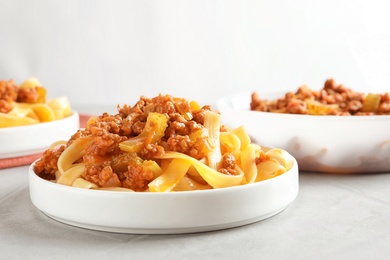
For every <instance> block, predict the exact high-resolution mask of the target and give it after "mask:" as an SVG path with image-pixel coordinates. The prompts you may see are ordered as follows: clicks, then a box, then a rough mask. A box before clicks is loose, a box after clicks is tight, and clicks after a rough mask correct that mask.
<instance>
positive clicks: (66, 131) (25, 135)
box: [0, 111, 79, 159]
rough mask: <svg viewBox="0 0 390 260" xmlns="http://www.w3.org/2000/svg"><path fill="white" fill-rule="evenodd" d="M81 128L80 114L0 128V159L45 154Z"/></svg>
mask: <svg viewBox="0 0 390 260" xmlns="http://www.w3.org/2000/svg"><path fill="white" fill-rule="evenodd" d="M78 128H79V114H78V113H77V112H76V111H73V114H72V115H70V116H68V117H66V118H64V119H60V120H56V121H52V122H47V123H39V124H34V125H27V126H15V127H6V128H0V144H1V145H0V159H5V158H14V157H20V156H25V155H31V154H36V153H40V152H43V151H44V150H45V149H47V147H49V146H50V145H51V144H52V143H54V142H55V141H58V140H69V138H70V137H71V136H72V135H73V134H74V133H75V132H76V131H77V129H78Z"/></svg>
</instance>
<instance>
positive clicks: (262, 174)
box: [256, 158, 287, 181]
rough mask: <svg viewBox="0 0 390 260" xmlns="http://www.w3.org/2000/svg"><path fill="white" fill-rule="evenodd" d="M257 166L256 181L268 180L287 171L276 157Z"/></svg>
mask: <svg viewBox="0 0 390 260" xmlns="http://www.w3.org/2000/svg"><path fill="white" fill-rule="evenodd" d="M256 168H257V178H256V181H263V180H267V179H270V178H273V177H276V176H278V175H280V174H282V173H285V172H286V171H287V169H286V168H285V167H284V166H282V165H280V163H279V161H278V160H276V159H274V158H271V159H269V160H267V161H264V162H261V163H259V164H257V166H256Z"/></svg>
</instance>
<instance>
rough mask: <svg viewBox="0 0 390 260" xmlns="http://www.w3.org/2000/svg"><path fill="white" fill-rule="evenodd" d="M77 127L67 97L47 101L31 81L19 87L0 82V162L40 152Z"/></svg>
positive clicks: (10, 83)
mask: <svg viewBox="0 0 390 260" xmlns="http://www.w3.org/2000/svg"><path fill="white" fill-rule="evenodd" d="M78 128H79V115H78V113H77V112H76V111H72V108H71V105H70V102H69V100H68V98H67V97H66V96H63V97H59V98H53V99H49V100H47V99H46V89H45V88H44V87H42V86H41V84H40V83H39V82H38V80H36V79H34V78H31V79H28V80H26V81H25V82H23V83H22V84H21V85H16V84H15V83H14V82H13V81H12V80H10V81H0V144H1V145H0V159H7V158H14V157H20V156H25V155H32V154H37V153H41V152H43V151H44V150H45V149H46V148H47V147H48V146H49V145H50V144H51V143H53V142H54V141H56V140H58V139H64V138H70V136H71V135H72V134H73V133H74V132H75V131H76V130H77V129H78Z"/></svg>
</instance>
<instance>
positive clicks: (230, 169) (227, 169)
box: [218, 153, 237, 175]
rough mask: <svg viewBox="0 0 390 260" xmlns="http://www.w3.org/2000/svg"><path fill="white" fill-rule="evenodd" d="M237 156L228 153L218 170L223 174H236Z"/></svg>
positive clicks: (223, 157)
mask: <svg viewBox="0 0 390 260" xmlns="http://www.w3.org/2000/svg"><path fill="white" fill-rule="evenodd" d="M235 168H236V158H235V157H234V155H232V154H230V153H226V154H224V155H223V156H222V159H221V162H220V166H219V169H218V171H219V172H221V173H223V174H228V175H236V174H237V171H236V170H235Z"/></svg>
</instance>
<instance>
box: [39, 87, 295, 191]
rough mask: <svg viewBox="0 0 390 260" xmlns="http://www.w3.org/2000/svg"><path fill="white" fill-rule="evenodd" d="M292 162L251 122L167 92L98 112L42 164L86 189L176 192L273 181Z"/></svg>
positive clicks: (44, 171) (48, 173) (55, 177)
mask: <svg viewBox="0 0 390 260" xmlns="http://www.w3.org/2000/svg"><path fill="white" fill-rule="evenodd" d="M292 162H293V159H292V157H291V155H290V154H288V153H287V152H285V151H283V150H280V149H276V148H275V149H268V150H267V149H264V148H262V147H261V146H260V145H258V144H254V143H251V140H250V138H249V136H248V134H247V132H246V130H245V128H244V127H243V126H241V127H238V128H236V129H229V128H227V127H226V126H223V125H221V122H220V114H219V112H218V111H215V110H213V109H212V108H211V107H210V106H203V107H201V106H200V105H199V104H198V103H196V102H194V101H191V102H189V101H187V100H185V99H182V98H175V97H172V96H170V95H161V94H160V95H159V96H157V97H154V98H146V97H141V98H140V100H139V101H138V102H137V103H136V104H135V105H134V106H133V107H130V106H128V105H124V106H123V107H120V106H118V114H116V115H109V114H107V113H103V114H102V115H101V116H98V117H91V118H90V119H89V120H88V122H87V124H86V127H85V129H80V130H78V131H77V132H76V133H75V134H74V135H73V136H72V137H71V138H70V140H68V141H63V142H57V143H55V144H53V145H52V146H51V147H49V148H48V149H47V150H46V151H45V152H44V154H43V155H42V157H41V158H40V159H39V160H38V161H37V162H36V163H35V165H34V171H35V173H36V174H37V175H38V176H40V177H42V178H45V179H47V180H51V181H53V182H55V183H58V184H62V185H67V186H73V187H79V188H85V189H101V190H110V191H136V192H173V191H189V190H203V189H217V188H225V187H231V186H238V185H244V184H249V183H254V182H257V181H262V180H266V179H269V178H273V177H276V176H278V175H280V174H283V173H284V172H286V171H288V170H289V169H290V168H291V167H292Z"/></svg>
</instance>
